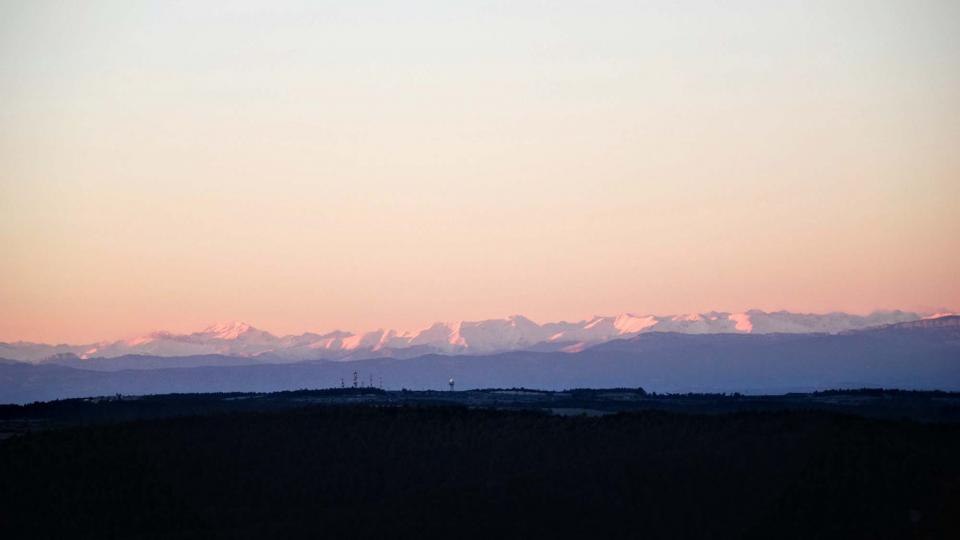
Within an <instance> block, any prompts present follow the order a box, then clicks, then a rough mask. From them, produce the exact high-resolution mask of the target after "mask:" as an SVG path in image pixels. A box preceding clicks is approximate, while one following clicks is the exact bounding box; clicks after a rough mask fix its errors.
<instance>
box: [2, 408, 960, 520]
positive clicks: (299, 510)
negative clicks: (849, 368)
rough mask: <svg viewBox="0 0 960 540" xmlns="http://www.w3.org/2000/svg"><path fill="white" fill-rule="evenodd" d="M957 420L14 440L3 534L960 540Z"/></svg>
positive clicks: (274, 415) (511, 424)
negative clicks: (940, 422)
mask: <svg viewBox="0 0 960 540" xmlns="http://www.w3.org/2000/svg"><path fill="white" fill-rule="evenodd" d="M958 455H960V429H958V426H957V425H956V424H920V423H914V422H908V421H881V420H869V419H865V418H858V417H852V416H844V415H837V414H832V413H824V412H797V411H794V412H741V413H733V414H720V415H691V414H678V413H670V412H663V411H645V412H638V413H626V414H616V415H608V416H597V417H586V416H579V417H569V416H566V417H565V416H556V415H548V414H545V413H543V412H535V411H502V410H501V411H494V410H477V409H467V408H459V407H443V406H441V407H392V406H390V407H370V406H365V407H357V406H342V407H317V406H314V407H310V408H303V409H293V410H283V411H272V412H246V413H229V414H218V415H212V416H189V417H179V418H171V419H164V420H150V421H138V422H133V423H123V424H107V425H94V426H87V427H74V428H68V429H60V430H51V431H44V432H40V433H33V434H29V435H24V436H18V437H14V438H12V439H9V440H6V441H3V442H0V478H2V479H3V482H0V522H2V523H3V529H4V537H5V538H110V537H116V538H300V537H307V538H424V537H431V538H438V537H440V538H461V537H469V538H955V537H956V536H955V534H956V533H957V532H958V531H960V528H958V527H960V460H958V459H957V458H956V456H958Z"/></svg>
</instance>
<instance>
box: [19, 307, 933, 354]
mask: <svg viewBox="0 0 960 540" xmlns="http://www.w3.org/2000/svg"><path fill="white" fill-rule="evenodd" d="M938 315H943V314H933V315H931V314H919V313H912V312H905V311H899V310H896V311H878V312H874V313H872V314H870V315H866V316H863V315H852V314H847V313H839V312H835V313H827V314H805V313H791V312H787V311H777V312H764V311H760V310H750V311H746V312H742V313H727V312H716V311H711V312H707V313H694V314H684V315H667V316H656V315H634V314H630V313H625V314H621V315H616V316H597V317H593V318H591V319H588V320H583V321H579V322H551V323H545V324H538V323H536V322H534V321H532V320H530V319H528V318H526V317H523V316H521V315H514V316H511V317H508V318H505V319H489V320H484V321H463V322H453V323H439V322H438V323H435V324H433V325H431V326H429V327H428V328H425V329H423V330H419V331H413V332H410V331H397V330H376V331H372V332H366V333H352V332H346V331H339V330H337V331H333V332H328V333H324V334H318V333H310V332H308V333H304V334H300V335H288V336H275V335H273V334H271V333H269V332H266V331H263V330H260V329H257V328H254V327H252V326H250V325H249V324H246V323H242V322H231V323H225V324H217V325H213V326H210V327H208V328H206V329H204V330H202V331H199V332H194V333H191V334H173V333H170V332H163V331H159V332H153V333H151V334H148V335H145V336H142V337H138V338H135V339H129V340H119V341H113V342H101V343H90V344H81V345H62V344H61V345H48V344H42V343H28V342H15V343H0V358H6V359H10V360H16V361H21V362H43V361H53V362H54V363H64V362H65V361H69V360H70V359H91V358H118V357H123V356H128V355H142V356H153V357H185V356H197V355H224V356H230V357H238V358H253V357H257V358H259V359H260V360H264V361H272V362H291V361H300V360H359V359H364V358H373V357H396V358H409V357H413V356H419V355H423V354H431V353H436V354H468V355H480V354H495V353H501V352H509V351H519V350H534V351H541V352H547V351H561V352H578V351H582V350H584V349H586V348H588V347H591V346H593V345H597V344H600V343H604V342H607V341H610V340H614V339H622V338H629V337H631V336H636V335H640V334H644V333H651V332H675V333H681V334H727V333H729V334H780V333H783V334H802V333H826V334H837V333H840V332H846V331H851V330H858V329H864V328H870V327H875V326H882V325H888V324H894V323H901V322H910V321H918V320H922V319H924V318H930V317H936V316H938Z"/></svg>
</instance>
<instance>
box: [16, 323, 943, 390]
mask: <svg viewBox="0 0 960 540" xmlns="http://www.w3.org/2000/svg"><path fill="white" fill-rule="evenodd" d="M354 373H357V374H358V378H359V380H360V381H362V382H364V383H366V382H367V381H369V380H373V381H374V384H375V385H377V386H379V385H381V384H382V385H383V386H384V387H385V388H388V389H395V390H399V389H401V388H410V389H437V390H440V389H444V388H446V383H447V381H448V380H449V378H451V377H452V378H454V379H455V380H456V383H457V388H458V389H465V390H466V389H471V388H490V387H501V388H512V387H528V388H542V389H552V390H562V389H566V388H579V387H594V388H605V387H606V388H609V387H643V388H645V389H646V390H648V391H655V392H742V393H784V392H792V391H801V392H802V391H812V390H823V389H829V388H860V387H886V388H901V389H922V390H933V389H937V390H953V391H960V317H958V316H946V317H940V318H936V319H928V320H922V319H921V320H915V321H908V322H903V323H896V324H891V325H886V326H881V327H872V328H867V329H859V330H847V331H843V332H838V333H834V334H831V333H794V334H789V333H768V334H761V333H729V332H727V333H714V334H706V333H700V334H690V333H687V334H684V333H677V332H645V333H644V332H641V333H633V335H628V336H627V337H625V338H620V339H611V340H607V341H605V342H602V343H598V344H595V345H593V346H590V347H587V348H585V349H583V350H581V351H579V352H562V351H559V350H555V351H536V350H517V351H509V352H501V353H495V354H473V355H468V354H435V353H430V354H423V355H415V356H412V357H406V358H403V357H387V356H382V357H373V358H367V359H359V360H355V361H352V362H344V361H334V360H311V361H297V362H287V363H282V361H281V360H278V359H277V358H276V357H274V356H270V355H261V356H256V357H251V356H228V355H198V356H182V357H161V356H124V357H116V358H92V359H81V358H79V357H77V356H75V355H72V354H67V355H62V356H59V357H53V358H50V359H48V360H47V361H45V362H41V363H38V364H30V363H24V362H14V361H0V403H10V402H18V403H22V402H29V401H34V400H49V399H57V398H66V397H82V396H96V395H113V394H116V393H120V394H125V395H129V394H132V395H138V394H155V393H170V392H234V391H258V392H268V391H279V390H293V389H300V388H329V387H336V386H340V385H341V384H346V385H348V386H349V385H351V384H352V380H353V374H354Z"/></svg>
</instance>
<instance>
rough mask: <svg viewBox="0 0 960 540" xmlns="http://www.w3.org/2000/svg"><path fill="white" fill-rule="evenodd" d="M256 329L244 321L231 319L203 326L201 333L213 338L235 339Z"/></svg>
mask: <svg viewBox="0 0 960 540" xmlns="http://www.w3.org/2000/svg"><path fill="white" fill-rule="evenodd" d="M254 331H257V330H256V328H254V327H252V326H250V325H249V324H247V323H245V322H239V321H231V322H226V323H218V324H214V325H213V326H209V327H207V328H205V329H204V330H203V331H202V332H200V333H201V334H205V335H208V336H210V337H211V338H213V339H237V338H239V337H240V336H242V335H244V334H247V333H249V332H254Z"/></svg>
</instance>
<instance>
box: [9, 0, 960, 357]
mask: <svg viewBox="0 0 960 540" xmlns="http://www.w3.org/2000/svg"><path fill="white" fill-rule="evenodd" d="M198 4H199V3H195V2H184V3H174V2H145V3H144V2H128V1H123V2H84V3H76V4H67V5H63V4H60V3H53V2H49V3H48V2H10V1H2V0H0V253H2V254H3V260H2V264H0V340H7V341H11V340H17V339H25V340H40V341H68V342H78V341H90V340H101V339H113V338H118V337H126V336H132V335H136V334H139V333H142V332H145V331H149V330H153V329H158V328H163V329H168V330H172V331H192V330H195V329H197V328H198V327H203V326H205V325H207V324H209V323H211V322H214V321H217V320H232V319H240V320H245V321H247V322H250V323H251V324H254V325H255V326H258V327H263V328H265V329H268V330H271V331H274V332H277V333H293V332H297V333H299V332H302V331H305V330H314V331H323V330H331V329H334V328H344V329H351V330H367V329H372V328H377V327H399V328H416V327H420V326H424V325H426V324H428V323H430V322H432V321H435V320H454V319H481V318H488V317H501V316H505V315H509V314H512V313H523V314H525V315H527V316H530V317H532V318H534V319H535V320H538V321H541V322H542V321H548V320H559V319H568V320H579V319H583V318H586V317H589V316H591V315H593V314H598V313H603V314H612V313H619V312H624V311H632V312H638V313H660V314H665V313H676V312H690V311H703V310H710V309H718V310H731V311H734V310H742V309H748V308H761V309H770V310H772V309H789V310H794V311H815V312H822V311H831V310H846V311H853V312H866V311H870V310H873V309H876V308H903V309H936V308H940V307H947V308H954V309H957V308H960V279H958V277H960V152H958V148H960V99H958V96H960V3H957V2H951V1H928V2H916V1H910V2H906V1H904V2H852V1H851V2H845V1H830V2H802V3H801V2H775V3H773V2H731V3H726V2H725V3H723V6H718V5H715V3H713V2H683V3H675V2H662V3H658V2H650V3H643V5H642V6H637V5H635V4H636V3H634V2H605V3H602V4H600V5H597V3H588V2H515V1H514V2H456V3H454V2H414V3H403V5H402V6H400V5H399V3H389V4H388V3H381V2H326V3H324V2H320V3H315V2H304V3H299V2H265V3H262V4H258V3H243V2H240V3H231V4H230V5H229V6H228V5H226V3H223V4H217V3H204V4H202V5H198ZM452 4H455V5H452ZM677 4H682V5H680V6H678V5H677Z"/></svg>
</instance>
